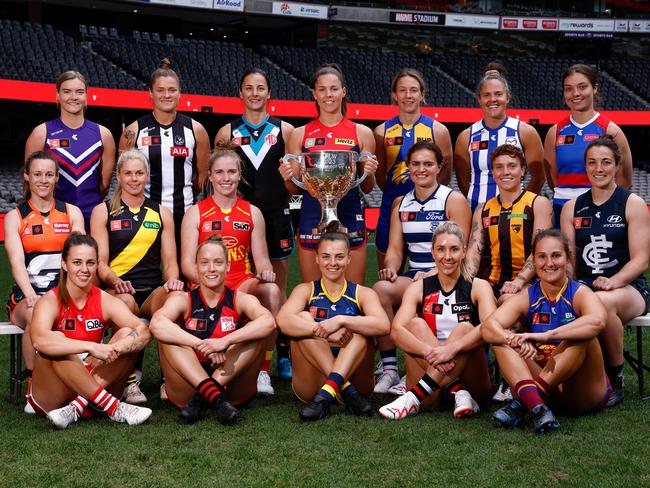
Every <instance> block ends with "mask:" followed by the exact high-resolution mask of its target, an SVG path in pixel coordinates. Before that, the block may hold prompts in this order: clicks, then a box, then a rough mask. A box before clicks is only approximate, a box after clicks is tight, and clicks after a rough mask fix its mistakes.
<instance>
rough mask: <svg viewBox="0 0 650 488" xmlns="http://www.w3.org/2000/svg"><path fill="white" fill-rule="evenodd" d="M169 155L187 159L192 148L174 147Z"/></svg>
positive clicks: (170, 149)
mask: <svg viewBox="0 0 650 488" xmlns="http://www.w3.org/2000/svg"><path fill="white" fill-rule="evenodd" d="M169 155H170V156H181V157H184V158H187V157H189V155H190V148H189V147H185V146H172V147H170V148H169Z"/></svg>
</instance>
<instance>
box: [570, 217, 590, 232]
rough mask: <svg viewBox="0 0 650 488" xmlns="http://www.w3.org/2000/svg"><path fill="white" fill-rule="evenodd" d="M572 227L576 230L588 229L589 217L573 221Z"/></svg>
mask: <svg viewBox="0 0 650 488" xmlns="http://www.w3.org/2000/svg"><path fill="white" fill-rule="evenodd" d="M573 227H574V228H576V229H589V228H590V227H591V217H578V218H576V219H573Z"/></svg>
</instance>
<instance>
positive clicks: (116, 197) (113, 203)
mask: <svg viewBox="0 0 650 488" xmlns="http://www.w3.org/2000/svg"><path fill="white" fill-rule="evenodd" d="M130 159H137V160H138V161H140V162H141V163H142V165H143V166H144V171H145V173H147V178H148V177H149V162H148V161H147V158H146V157H145V155H144V154H142V153H141V152H140V151H139V150H137V149H135V148H131V149H127V150H126V151H123V152H122V154H120V157H119V158H118V159H117V163H116V164H115V175H118V174H120V170H121V169H122V164H123V163H124V161H128V160H130ZM116 180H117V186H116V187H115V191H114V192H113V196H112V197H111V199H110V205H109V207H110V212H111V213H113V212H117V211H118V210H119V209H120V208H121V207H122V184H121V183H120V180H119V179H117V178H116Z"/></svg>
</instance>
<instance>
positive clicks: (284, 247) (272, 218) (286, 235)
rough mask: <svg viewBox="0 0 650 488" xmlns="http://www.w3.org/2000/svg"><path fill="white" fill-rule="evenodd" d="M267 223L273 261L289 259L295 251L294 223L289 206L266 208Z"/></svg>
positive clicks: (268, 243) (268, 245)
mask: <svg viewBox="0 0 650 488" xmlns="http://www.w3.org/2000/svg"><path fill="white" fill-rule="evenodd" d="M260 210H261V211H262V215H263V216H264V222H265V224H266V246H267V247H268V249H269V258H271V261H277V260H279V259H287V258H288V257H289V256H291V254H292V253H293V225H292V224H291V213H290V212H289V207H286V208H280V209H274V210H264V209H260Z"/></svg>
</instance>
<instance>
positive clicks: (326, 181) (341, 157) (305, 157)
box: [284, 151, 372, 234]
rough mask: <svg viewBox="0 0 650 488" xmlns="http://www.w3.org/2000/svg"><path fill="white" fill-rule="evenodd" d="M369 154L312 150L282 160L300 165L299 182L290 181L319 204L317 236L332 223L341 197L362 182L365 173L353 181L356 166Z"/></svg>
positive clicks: (315, 230)
mask: <svg viewBox="0 0 650 488" xmlns="http://www.w3.org/2000/svg"><path fill="white" fill-rule="evenodd" d="M370 156H372V154H370V153H369V152H363V153H361V154H359V153H357V152H355V151H313V152H308V153H302V154H300V155H294V154H287V155H286V156H285V157H284V159H285V161H286V160H292V159H293V160H296V161H297V162H298V164H299V166H300V175H301V177H302V181H300V180H298V179H296V178H295V177H292V178H291V180H292V181H293V182H294V183H295V184H296V185H297V186H298V187H300V188H302V189H303V190H307V191H308V192H309V194H310V195H311V196H312V197H314V198H315V199H316V200H318V203H320V206H321V210H322V214H321V220H320V223H319V224H318V227H317V228H316V229H314V233H316V234H320V233H322V232H323V230H324V229H325V227H327V225H328V224H329V223H330V222H332V221H334V220H336V221H337V222H338V221H339V219H338V216H337V214H336V206H337V205H338V203H339V201H340V200H341V198H343V197H344V196H345V195H347V193H348V192H349V191H350V190H351V189H352V188H355V187H357V186H359V185H360V184H361V183H363V180H365V179H366V176H367V174H366V173H364V174H363V176H361V177H360V178H358V179H357V163H358V161H359V160H360V159H362V158H365V157H370Z"/></svg>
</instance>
